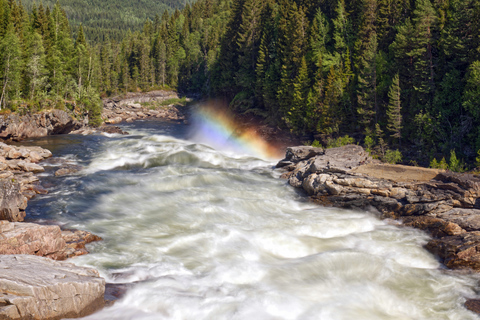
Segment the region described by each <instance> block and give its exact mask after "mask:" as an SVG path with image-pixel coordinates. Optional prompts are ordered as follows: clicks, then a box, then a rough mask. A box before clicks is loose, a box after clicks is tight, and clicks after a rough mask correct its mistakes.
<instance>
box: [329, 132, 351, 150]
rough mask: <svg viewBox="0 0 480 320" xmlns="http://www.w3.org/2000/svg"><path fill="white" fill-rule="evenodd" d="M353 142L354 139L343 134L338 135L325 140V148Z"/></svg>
mask: <svg viewBox="0 0 480 320" xmlns="http://www.w3.org/2000/svg"><path fill="white" fill-rule="evenodd" d="M354 143H355V139H354V138H352V137H350V136H348V134H347V135H345V136H343V137H338V138H336V139H332V138H329V139H328V140H327V148H337V147H342V146H346V145H347V144H354Z"/></svg>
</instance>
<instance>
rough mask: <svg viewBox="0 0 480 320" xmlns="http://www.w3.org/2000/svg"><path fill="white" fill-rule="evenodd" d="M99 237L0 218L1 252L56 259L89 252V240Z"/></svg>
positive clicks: (96, 239) (98, 238)
mask: <svg viewBox="0 0 480 320" xmlns="http://www.w3.org/2000/svg"><path fill="white" fill-rule="evenodd" d="M98 240H101V238H100V237H98V236H96V235H94V234H92V233H90V232H87V231H81V230H63V231H62V230H61V229H60V227H59V226H57V225H40V224H36V223H27V222H9V221H6V220H0V254H31V255H37V256H42V257H48V258H51V259H54V260H65V259H67V258H70V257H74V256H79V255H83V254H86V253H88V251H87V250H86V249H85V245H86V244H87V243H90V242H93V241H98Z"/></svg>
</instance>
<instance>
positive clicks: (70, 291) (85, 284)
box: [0, 255, 105, 320]
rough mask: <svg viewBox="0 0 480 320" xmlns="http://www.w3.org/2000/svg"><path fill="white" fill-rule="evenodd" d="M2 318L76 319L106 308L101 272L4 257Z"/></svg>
mask: <svg viewBox="0 0 480 320" xmlns="http://www.w3.org/2000/svg"><path fill="white" fill-rule="evenodd" d="M0 270H1V272H0V319H10V320H16V319H32V320H33V319H35V320H36V319H49V320H56V319H62V318H74V317H75V318H76V317H83V316H86V315H89V314H91V313H93V312H95V311H97V310H99V309H101V308H102V307H103V306H104V292H105V280H104V279H103V278H101V277H100V276H99V274H98V271H96V270H94V269H91V268H85V267H78V266H75V265H74V264H71V263H66V262H59V261H53V260H51V259H47V258H42V257H37V256H29V255H5V256H0Z"/></svg>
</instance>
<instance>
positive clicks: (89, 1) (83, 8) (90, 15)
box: [22, 0, 192, 42]
mask: <svg viewBox="0 0 480 320" xmlns="http://www.w3.org/2000/svg"><path fill="white" fill-rule="evenodd" d="M191 2H192V1H183V0H182V1H179V0H160V1H151V0H146V1H142V2H132V1H128V0H114V1H107V2H105V1H101V0H58V3H59V4H60V6H62V7H63V8H64V10H65V13H66V15H67V16H68V17H69V19H70V23H71V24H72V26H73V27H75V28H76V27H78V26H79V25H80V24H83V29H84V32H85V36H86V37H87V38H88V39H90V40H91V41H95V42H102V41H104V40H105V39H106V38H109V39H115V40H121V39H122V38H123V37H124V36H125V35H126V33H127V30H129V29H130V30H134V31H135V30H141V29H142V27H143V26H144V23H145V20H147V19H149V20H150V21H155V16H156V15H158V14H161V13H162V12H164V11H165V10H169V11H170V12H173V9H175V8H183V6H184V5H185V4H186V3H191ZM22 3H23V4H24V5H25V6H26V8H27V9H28V10H30V9H32V8H33V6H35V3H37V4H38V2H36V1H35V0H23V1H22ZM56 3H57V0H43V5H44V6H46V7H48V8H53V6H54V5H55V4H56Z"/></svg>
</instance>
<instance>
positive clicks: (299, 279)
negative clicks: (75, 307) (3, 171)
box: [29, 122, 478, 320]
mask: <svg viewBox="0 0 480 320" xmlns="http://www.w3.org/2000/svg"><path fill="white" fill-rule="evenodd" d="M123 129H124V130H127V131H129V132H130V133H131V134H130V135H129V136H115V135H114V136H110V137H103V136H102V137H90V138H84V137H75V138H70V139H73V140H71V141H70V142H68V143H65V144H64V145H63V147H62V146H60V147H57V148H58V150H57V151H55V150H54V153H55V152H56V155H57V156H59V157H62V158H63V159H66V161H70V162H71V163H77V164H81V165H83V166H84V169H83V170H81V171H80V172H79V173H77V174H76V175H73V176H69V177H53V176H52V174H51V173H48V172H47V173H46V174H45V176H44V179H45V181H47V182H50V183H51V185H50V186H49V188H50V189H49V190H50V194H49V195H45V196H39V197H38V199H37V200H34V201H32V202H31V203H29V207H30V209H29V210H31V211H30V213H31V214H32V215H37V216H38V217H40V218H43V219H55V220H56V221H59V222H60V223H61V224H64V225H65V226H68V227H72V228H78V229H84V230H88V231H91V232H93V233H95V234H97V235H99V236H101V237H102V238H103V239H104V240H103V241H101V242H96V243H93V244H91V245H90V246H89V247H88V249H89V251H90V254H88V255H85V256H81V257H77V258H74V259H71V261H72V262H74V263H75V264H77V265H84V266H90V267H94V268H96V269H98V270H99V271H100V273H101V275H102V276H103V277H104V278H105V279H106V281H107V282H108V283H115V284H126V287H127V288H128V289H127V291H126V294H125V296H124V297H123V298H122V299H120V300H118V301H116V302H115V304H114V305H113V306H111V307H107V308H105V309H104V310H102V311H100V312H97V313H95V314H93V315H91V316H89V317H86V318H85V319H194V320H201V319H259V320H260V319H325V320H329V319H332V320H333V319H335V320H340V319H368V320H372V319H432V320H433V319H435V320H437V319H459V320H460V319H478V317H477V316H476V315H475V314H473V313H471V312H470V311H468V310H466V309H465V308H464V307H463V303H464V302H465V298H466V297H473V296H475V293H476V291H475V290H476V288H477V286H478V277H476V276H472V275H461V274H458V273H453V272H451V271H449V270H445V269H443V268H442V267H441V265H440V264H439V263H438V261H437V260H436V259H435V257H433V256H432V255H431V254H429V253H428V252H427V251H425V250H424V249H423V248H422V246H423V245H424V244H425V243H426V242H427V241H428V237H427V236H426V235H425V234H424V233H423V232H421V231H418V230H415V229H410V228H400V227H398V226H397V225H396V224H395V223H393V222H389V221H381V220H379V219H378V218H377V217H376V216H375V215H374V214H372V213H368V212H359V211H350V210H340V209H332V208H324V207H320V206H317V205H314V204H312V203H309V202H308V201H307V200H306V198H305V195H303V194H301V193H299V192H298V191H297V190H294V189H293V188H291V187H290V186H288V185H287V184H286V182H285V181H284V180H281V179H279V175H280V172H279V171H277V170H274V168H273V167H274V164H275V161H273V160H264V159H261V158H258V157H255V156H252V155H246V154H238V153H235V152H234V151H232V150H229V151H228V152H226V151H222V150H217V149H215V148H213V147H211V146H208V145H207V144H205V143H200V142H198V141H193V140H192V139H190V138H189V135H188V134H187V132H186V130H187V129H185V128H184V126H182V125H173V124H161V123H158V122H145V123H143V124H142V123H136V124H130V125H126V126H125V127H123ZM88 139H90V140H88ZM72 141H73V142H72ZM51 166H52V167H54V166H55V164H54V163H52V164H51Z"/></svg>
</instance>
